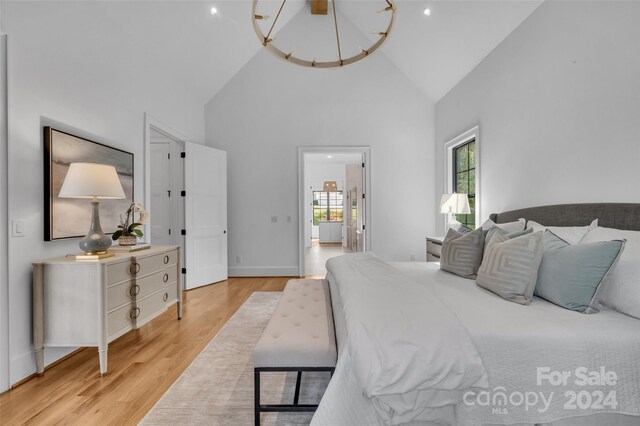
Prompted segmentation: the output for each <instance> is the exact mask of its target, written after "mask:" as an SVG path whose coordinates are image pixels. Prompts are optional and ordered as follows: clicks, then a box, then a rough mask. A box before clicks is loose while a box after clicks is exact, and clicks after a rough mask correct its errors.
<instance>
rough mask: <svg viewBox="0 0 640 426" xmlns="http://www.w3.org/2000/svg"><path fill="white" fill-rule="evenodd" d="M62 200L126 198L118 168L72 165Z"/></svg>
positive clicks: (64, 186)
mask: <svg viewBox="0 0 640 426" xmlns="http://www.w3.org/2000/svg"><path fill="white" fill-rule="evenodd" d="M58 197H60V198H94V197H95V198H103V199H121V198H125V195H124V190H123V189H122V184H121V183H120V178H118V173H117V172H116V168H115V167H113V166H109V165H107V164H96V163H71V164H70V165H69V170H68V171H67V175H66V176H65V178H64V182H63V183H62V188H60V193H59V194H58Z"/></svg>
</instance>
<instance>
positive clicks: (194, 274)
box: [184, 142, 228, 290]
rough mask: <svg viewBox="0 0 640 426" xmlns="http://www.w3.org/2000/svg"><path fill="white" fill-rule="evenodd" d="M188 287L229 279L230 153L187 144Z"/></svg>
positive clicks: (185, 166)
mask: <svg viewBox="0 0 640 426" xmlns="http://www.w3.org/2000/svg"><path fill="white" fill-rule="evenodd" d="M184 178H185V179H184V183H185V191H186V196H185V228H186V236H185V258H186V269H187V273H186V275H185V288H186V289H187V290H188V289H192V288H196V287H200V286H203V285H207V284H211V283H215V282H218V281H223V280H226V279H227V276H228V271H227V153H226V152H225V151H221V150H218V149H214V148H210V147H206V146H203V145H198V144H194V143H189V142H186V143H185V162H184Z"/></svg>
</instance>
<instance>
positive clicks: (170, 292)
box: [164, 281, 178, 305]
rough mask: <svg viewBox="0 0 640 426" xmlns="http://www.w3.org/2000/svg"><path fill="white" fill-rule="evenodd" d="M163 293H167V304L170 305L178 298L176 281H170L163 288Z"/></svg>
mask: <svg viewBox="0 0 640 426" xmlns="http://www.w3.org/2000/svg"><path fill="white" fill-rule="evenodd" d="M164 291H165V293H166V294H167V296H166V297H167V301H166V303H167V305H171V304H172V303H175V302H176V301H177V300H178V282H177V281H176V282H172V283H171V284H169V285H168V286H167V287H166V288H165V290H164Z"/></svg>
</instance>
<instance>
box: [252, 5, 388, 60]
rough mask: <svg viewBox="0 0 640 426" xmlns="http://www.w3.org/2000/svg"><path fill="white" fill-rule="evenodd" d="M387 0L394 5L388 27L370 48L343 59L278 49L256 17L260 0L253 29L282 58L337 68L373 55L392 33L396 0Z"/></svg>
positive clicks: (254, 12)
mask: <svg viewBox="0 0 640 426" xmlns="http://www.w3.org/2000/svg"><path fill="white" fill-rule="evenodd" d="M385 2H387V3H391V4H392V5H393V7H392V8H391V10H390V12H391V17H390V19H389V24H388V26H387V29H386V30H385V31H383V32H379V33H378V35H379V36H380V38H379V39H378V41H376V42H375V43H374V44H373V45H372V46H371V47H369V48H368V49H362V50H361V52H360V53H359V54H357V55H354V56H350V57H348V58H345V59H343V60H342V61H328V62H318V61H316V60H314V61H309V60H306V59H301V58H297V57H295V56H293V54H292V53H291V52H289V53H286V52H283V51H282V50H280V49H278V47H277V46H275V45H274V44H273V43H268V42H265V40H267V38H266V37H265V36H264V33H263V32H262V30H261V29H260V26H259V25H258V21H257V20H256V18H255V16H256V14H257V7H258V0H253V2H252V3H253V7H252V12H253V13H252V16H251V20H252V23H253V29H254V31H255V32H256V35H257V36H258V39H259V40H260V42H261V43H262V44H263V45H264V47H265V49H267V50H268V51H270V52H271V53H273V54H274V55H276V56H277V57H279V58H282V60H284V61H286V62H289V63H292V64H296V65H300V66H304V67H310V68H337V67H342V66H346V65H350V64H353V63H354V62H358V61H359V60H361V59H364V58H365V57H367V56H371V54H373V53H374V52H376V51H377V50H378V49H379V48H380V47H381V46H382V45H383V44H384V42H385V41H386V40H387V38H388V35H389V34H390V33H391V30H392V28H393V26H394V25H393V24H394V21H395V14H396V8H395V0H385Z"/></svg>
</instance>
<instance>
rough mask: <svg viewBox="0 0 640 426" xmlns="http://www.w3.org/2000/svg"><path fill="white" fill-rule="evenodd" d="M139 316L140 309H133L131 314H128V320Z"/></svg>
mask: <svg viewBox="0 0 640 426" xmlns="http://www.w3.org/2000/svg"><path fill="white" fill-rule="evenodd" d="M139 316H140V308H133V309H131V312H129V318H131V319H136V318H138V317H139Z"/></svg>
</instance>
